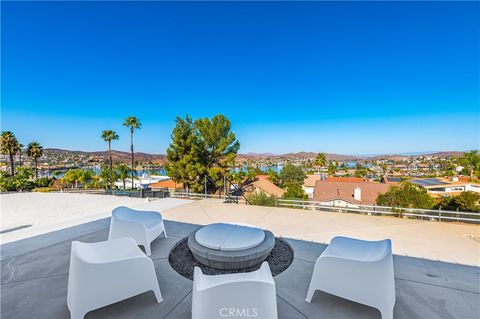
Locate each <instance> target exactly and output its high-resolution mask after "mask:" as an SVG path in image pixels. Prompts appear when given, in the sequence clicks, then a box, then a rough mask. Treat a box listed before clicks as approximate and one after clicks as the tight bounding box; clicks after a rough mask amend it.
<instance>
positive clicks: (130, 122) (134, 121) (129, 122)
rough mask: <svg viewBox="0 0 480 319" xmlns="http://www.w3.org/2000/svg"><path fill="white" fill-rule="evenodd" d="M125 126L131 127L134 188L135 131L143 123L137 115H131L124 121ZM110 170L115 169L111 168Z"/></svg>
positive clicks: (131, 160) (131, 162)
mask: <svg viewBox="0 0 480 319" xmlns="http://www.w3.org/2000/svg"><path fill="white" fill-rule="evenodd" d="M123 126H127V127H128V128H129V129H130V164H131V167H130V169H131V170H130V173H131V174H132V188H133V185H134V182H133V178H134V176H135V152H134V151H133V133H134V132H135V130H139V129H140V127H142V123H140V119H138V118H137V117H135V116H129V117H127V118H126V119H125V121H124V122H123ZM110 171H111V172H113V170H112V169H111V168H110Z"/></svg>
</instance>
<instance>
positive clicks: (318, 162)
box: [315, 153, 327, 167]
mask: <svg viewBox="0 0 480 319" xmlns="http://www.w3.org/2000/svg"><path fill="white" fill-rule="evenodd" d="M315 166H319V167H325V166H327V155H325V153H318V154H317V157H315Z"/></svg>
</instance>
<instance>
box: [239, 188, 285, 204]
mask: <svg viewBox="0 0 480 319" xmlns="http://www.w3.org/2000/svg"><path fill="white" fill-rule="evenodd" d="M247 199H248V201H249V202H250V204H252V205H257V206H277V201H278V198H277V197H276V196H274V195H272V196H270V195H268V194H267V193H265V192H264V191H256V192H253V193H251V194H250V195H248V197H247Z"/></svg>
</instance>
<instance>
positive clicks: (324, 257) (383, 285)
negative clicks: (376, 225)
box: [306, 237, 395, 319]
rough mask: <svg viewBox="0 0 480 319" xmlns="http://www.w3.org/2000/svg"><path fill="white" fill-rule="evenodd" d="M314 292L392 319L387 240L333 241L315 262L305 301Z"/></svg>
mask: <svg viewBox="0 0 480 319" xmlns="http://www.w3.org/2000/svg"><path fill="white" fill-rule="evenodd" d="M317 289H318V290H322V291H325V292H328V293H330V294H332V295H336V296H339V297H342V298H345V299H349V300H352V301H355V302H358V303H361V304H364V305H367V306H371V307H374V308H377V309H379V310H380V312H381V315H382V318H383V319H391V318H393V306H394V305H395V280H394V276H393V257H392V243H391V241H390V239H386V240H381V241H365V240H358V239H353V238H347V237H335V238H333V239H332V241H331V242H330V245H329V246H328V247H327V249H325V251H324V252H323V253H322V254H321V255H320V257H318V259H317V262H316V263H315V268H314V270H313V275H312V279H311V281H310V287H309V288H308V293H307V298H306V301H307V302H310V301H311V300H312V297H313V294H314V292H315V290H317Z"/></svg>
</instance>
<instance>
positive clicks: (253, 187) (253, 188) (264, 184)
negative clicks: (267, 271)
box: [246, 175, 285, 197]
mask: <svg viewBox="0 0 480 319" xmlns="http://www.w3.org/2000/svg"><path fill="white" fill-rule="evenodd" d="M246 191H247V192H248V193H252V192H261V191H262V192H264V193H266V194H268V195H270V196H272V195H273V196H276V197H282V195H283V194H284V193H285V191H284V190H283V189H281V188H280V187H278V186H277V185H275V184H274V183H272V182H271V181H270V180H269V179H268V178H265V175H260V176H257V177H256V178H255V180H254V181H253V182H251V183H250V184H249V185H248V186H247V187H246Z"/></svg>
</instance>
